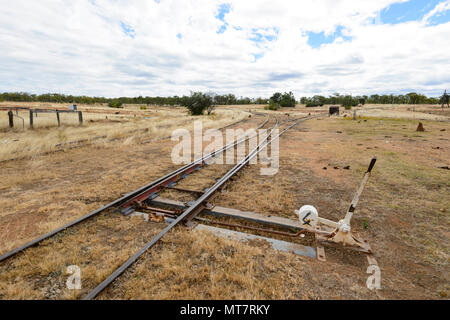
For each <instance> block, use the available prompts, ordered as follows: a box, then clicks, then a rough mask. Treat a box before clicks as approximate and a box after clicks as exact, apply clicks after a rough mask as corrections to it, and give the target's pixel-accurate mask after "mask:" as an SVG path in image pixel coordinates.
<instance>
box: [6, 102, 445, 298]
mask: <svg viewBox="0 0 450 320" xmlns="http://www.w3.org/2000/svg"><path fill="white" fill-rule="evenodd" d="M222 108H223V109H225V110H229V109H233V108H237V109H239V110H240V111H248V110H249V109H252V110H257V111H260V112H261V111H262V110H263V108H262V106H256V107H255V106H239V107H230V106H227V107H222ZM430 110H431V109H430ZM392 111H393V112H394V111H395V112H398V111H399V110H392ZM425 111H427V109H425ZM305 112H308V113H309V112H311V113H317V112H318V111H317V110H312V111H311V110H308V109H306V108H304V107H301V106H298V107H296V108H295V109H290V110H289V111H286V110H283V111H282V112H277V114H278V115H279V117H282V116H283V115H284V114H285V113H290V114H291V117H292V116H295V115H296V114H298V115H301V114H304V113H305ZM384 112H385V113H389V110H384ZM402 112H410V113H413V112H414V113H416V111H412V110H410V111H408V110H407V109H405V110H404V111H403V110H402ZM270 113H271V114H273V113H274V112H270ZM424 113H426V112H424ZM351 118H352V117H350V116H347V117H345V118H344V117H338V118H336V117H333V118H329V117H327V116H324V117H322V118H320V119H313V120H309V121H307V122H305V123H303V124H301V125H299V126H297V127H295V128H293V129H292V130H290V131H288V132H287V133H286V135H285V136H283V137H282V138H281V140H280V169H279V171H278V173H277V174H276V175H274V176H261V175H260V171H259V169H260V166H259V165H252V166H249V167H248V168H246V169H244V171H243V172H242V173H240V174H239V176H238V178H237V179H236V181H235V182H234V183H232V184H230V185H229V186H228V187H227V189H226V190H225V191H224V192H222V193H221V194H220V195H219V196H218V197H217V198H215V199H214V203H215V204H216V205H220V206H224V207H231V208H236V209H241V210H249V211H253V212H258V213H261V214H266V215H279V216H284V217H289V218H291V219H297V218H296V216H295V214H294V210H296V209H299V208H300V207H301V206H303V205H305V204H311V205H314V206H315V207H316V208H317V209H318V211H319V214H320V216H322V217H324V218H328V219H332V220H339V219H341V218H342V217H343V216H344V215H345V212H346V210H347V208H348V206H349V204H350V202H351V199H352V197H353V194H354V192H355V191H356V189H357V187H358V184H359V182H360V180H361V178H362V175H363V173H364V171H365V170H366V169H367V166H368V164H369V162H370V159H371V158H372V157H373V156H376V157H377V158H378V162H377V164H376V166H375V169H374V171H373V174H372V177H371V179H370V180H369V183H368V186H367V188H366V190H365V191H364V193H363V195H362V197H361V199H360V203H359V205H358V207H357V210H356V213H355V216H354V219H353V221H352V226H353V228H354V229H355V230H357V231H358V232H359V233H360V234H361V235H362V236H363V237H364V238H366V239H367V240H368V241H369V243H370V244H371V246H372V248H373V249H374V251H375V255H376V258H377V261H378V264H379V265H380V268H381V286H382V288H381V290H376V291H370V290H369V289H367V287H366V280H367V278H368V276H369V275H368V274H367V273H366V269H367V260H366V259H365V257H364V256H363V255H361V254H357V253H353V252H350V251H348V250H344V249H336V248H328V247H327V248H326V249H325V250H326V255H327V262H319V261H316V260H313V259H310V258H307V257H302V256H298V255H294V254H290V253H283V252H278V251H275V250H273V249H271V248H269V246H268V245H267V244H265V243H260V242H257V243H253V242H250V243H241V242H236V241H232V240H225V239H221V238H217V237H215V236H214V235H212V234H209V233H206V232H199V231H191V230H188V229H183V228H178V229H176V230H174V231H172V232H170V233H169V234H168V235H167V236H166V237H164V238H163V241H162V242H160V243H159V244H158V245H157V246H156V247H154V248H153V249H152V250H151V251H149V252H148V253H146V254H145V255H144V256H142V257H141V258H140V259H139V260H138V262H137V263H136V264H135V265H133V267H132V268H130V269H129V270H127V271H126V272H125V273H124V274H123V275H122V276H121V277H120V278H119V279H118V280H117V281H115V282H114V283H113V284H112V285H111V286H110V287H109V288H108V289H107V290H105V291H104V292H103V293H102V294H101V295H100V296H99V298H100V299H448V294H449V289H450V285H449V278H448V274H449V265H448V263H449V244H450V243H449V239H450V237H449V233H448V230H449V228H448V227H449V210H450V200H449V199H450V198H449V197H448V195H449V191H450V171H449V170H447V169H443V167H449V166H450V162H449V159H450V136H449V134H448V132H449V131H450V125H449V122H447V121H435V119H431V120H420V121H421V122H422V123H423V124H424V127H425V132H416V128H417V125H418V122H419V120H415V119H414V118H413V117H412V118H409V117H406V118H405V119H398V118H396V117H387V116H383V117H381V118H380V116H379V115H378V116H377V117H369V116H362V117H361V118H360V117H358V119H357V120H356V121H355V120H351ZM263 120H264V117H262V116H261V117H256V116H254V117H252V118H250V119H248V120H247V121H246V122H244V123H243V124H241V125H239V126H241V127H243V128H249V127H256V125H257V124H258V123H261V121H263ZM380 120H382V122H380ZM443 130H445V131H443ZM124 141H126V139H125V140H120V141H114V142H110V143H102V144H96V145H86V146H83V147H80V148H75V149H68V150H65V151H64V152H58V153H51V154H47V155H40V156H35V157H33V158H32V159H23V160H17V161H9V162H4V163H2V164H1V165H0V166H1V167H0V181H1V184H0V191H1V194H0V208H1V209H0V254H1V253H5V252H7V251H9V250H11V249H13V248H15V247H17V246H19V245H21V244H23V243H25V242H27V241H29V240H31V239H34V238H36V237H37V236H39V235H42V234H44V233H45V232H48V231H50V230H53V229H55V228H56V227H58V226H61V225H63V224H64V223H67V222H69V221H71V220H73V219H75V218H77V217H80V216H82V215H84V214H86V213H88V212H89V211H92V210H94V209H97V208H99V207H101V206H102V205H104V204H106V203H108V202H110V201H113V200H115V199H116V198H118V197H120V196H121V195H123V194H125V193H128V192H130V191H132V190H135V189H137V188H138V187H140V186H142V185H145V184H147V183H148V182H150V181H152V180H155V179H156V178H158V177H160V176H162V175H163V174H166V173H168V172H170V171H172V170H174V169H176V168H177V167H178V166H176V165H173V164H172V162H171V159H170V153H171V150H172V147H173V145H174V142H172V141H170V140H161V141H153V142H151V143H146V144H141V143H136V142H135V141H128V142H126V143H125V142H124ZM347 166H350V168H348V169H344V167H347ZM227 168H229V166H228V167H227V166H219V165H213V166H209V167H207V168H206V169H203V170H201V171H199V172H197V173H195V175H193V176H192V177H191V178H190V179H186V181H183V183H184V185H182V184H180V186H183V187H186V188H194V187H198V188H201V187H203V186H207V185H208V184H213V183H214V181H215V178H218V177H220V175H221V174H223V173H224V172H226V170H227ZM198 188H195V189H198ZM170 195H172V198H176V195H175V194H173V193H171V192H168V193H166V194H165V195H164V196H165V197H169V196H170ZM162 227H163V226H162V225H160V224H157V223H151V222H150V223H146V222H144V221H143V220H142V219H139V218H131V219H130V218H127V217H123V216H121V215H120V214H118V213H116V212H109V213H104V214H102V215H100V216H98V217H97V218H95V219H93V220H90V221H89V222H86V223H83V224H80V225H79V226H77V227H75V228H73V229H69V230H67V231H66V232H65V233H63V234H61V235H58V236H56V237H54V238H52V239H49V240H47V241H46V242H45V243H43V244H42V245H40V246H39V247H37V248H32V249H29V250H27V251H26V252H25V253H24V254H20V255H18V256H17V257H14V258H12V259H10V260H8V261H6V262H5V263H2V264H0V299H17V298H18V299H76V298H80V297H83V296H84V295H85V294H86V293H88V292H89V290H91V289H93V288H94V287H95V285H97V284H98V283H100V282H101V281H102V280H104V279H105V278H106V277H107V276H108V275H109V274H110V273H111V272H112V270H114V269H115V267H117V266H119V265H120V264H121V263H123V262H124V261H125V260H127V259H128V258H129V256H130V255H132V254H133V253H134V252H136V251H137V250H138V248H140V247H142V245H143V244H144V243H145V242H146V241H148V240H149V239H150V238H151V237H152V235H153V234H155V233H156V232H157V231H158V230H161V228H162ZM309 240H310V239H308V237H307V238H305V239H304V241H305V243H304V244H306V245H310V243H307V242H308V241H309ZM298 242H299V243H302V242H301V240H298ZM70 265H79V266H80V267H81V271H82V279H83V289H82V290H81V291H70V290H67V289H66V288H65V285H64V284H65V280H66V279H67V277H68V275H67V274H66V268H67V266H70Z"/></svg>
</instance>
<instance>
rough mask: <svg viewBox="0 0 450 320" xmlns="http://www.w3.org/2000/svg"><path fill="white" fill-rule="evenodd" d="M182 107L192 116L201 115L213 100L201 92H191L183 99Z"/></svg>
mask: <svg viewBox="0 0 450 320" xmlns="http://www.w3.org/2000/svg"><path fill="white" fill-rule="evenodd" d="M182 105H183V106H184V107H186V108H188V110H189V112H190V113H191V114H192V115H194V116H199V115H202V114H203V112H204V111H205V110H207V109H208V108H211V106H212V105H213V98H212V97H211V96H210V95H207V94H205V93H202V92H191V95H190V96H189V97H185V98H184V99H183V102H182Z"/></svg>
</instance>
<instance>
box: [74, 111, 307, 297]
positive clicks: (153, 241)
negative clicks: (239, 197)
mask: <svg viewBox="0 0 450 320" xmlns="http://www.w3.org/2000/svg"><path fill="white" fill-rule="evenodd" d="M309 118H312V117H305V118H302V119H299V120H298V121H296V122H295V123H294V124H292V125H290V126H288V127H287V128H286V129H284V130H283V131H281V132H280V133H278V134H277V135H276V137H272V139H270V140H267V139H268V138H269V137H271V135H272V133H273V132H274V130H275V128H276V127H278V125H279V121H278V118H276V120H277V123H276V125H275V126H274V127H273V128H272V130H271V131H270V133H269V134H267V137H266V139H265V140H264V141H262V142H260V143H259V144H258V146H257V147H256V148H254V149H253V150H252V151H251V152H249V153H248V155H247V156H246V157H245V158H244V159H242V160H241V161H240V162H239V163H238V164H237V165H236V166H234V167H233V168H232V169H231V170H230V171H229V172H228V173H226V174H225V175H224V176H223V177H222V178H221V179H220V180H218V181H217V182H216V183H215V184H214V186H213V187H211V188H210V189H209V190H208V191H207V192H205V194H203V196H201V197H200V198H199V199H198V200H196V201H195V202H194V203H193V204H192V205H191V206H190V207H189V208H188V209H186V210H185V211H184V212H183V213H182V214H181V215H180V216H179V217H178V218H177V219H176V220H175V221H173V222H172V223H171V224H170V225H169V226H167V227H166V228H164V230H163V231H161V232H160V233H159V234H158V235H156V236H155V237H153V238H152V239H151V240H150V242H148V243H147V244H146V245H145V246H144V247H143V248H141V249H140V250H139V251H138V252H137V253H136V254H134V255H133V256H132V257H130V258H129V259H128V260H127V261H126V262H125V263H124V264H122V265H121V266H120V267H119V268H118V269H116V270H115V271H114V272H113V273H112V274H111V275H110V276H109V277H108V278H106V279H105V280H104V281H103V282H102V283H100V284H99V285H98V286H97V287H96V288H95V289H94V290H92V291H91V292H90V293H89V294H88V295H87V296H85V297H84V298H83V300H92V299H94V298H95V297H96V296H97V295H98V294H99V293H100V292H102V291H103V290H104V289H105V288H106V287H108V286H109V285H110V284H111V283H112V282H113V281H114V280H115V279H116V278H117V277H119V276H120V275H121V274H122V273H123V272H124V271H125V270H127V269H128V268H129V267H130V266H131V265H132V264H133V263H134V262H136V260H137V259H139V257H140V256H142V255H143V254H144V253H145V252H146V251H147V250H148V249H150V248H151V247H153V246H154V245H155V244H156V243H157V242H158V241H159V240H160V239H161V238H162V237H163V236H164V235H166V234H167V233H168V232H169V231H170V230H172V229H173V228H174V227H175V226H177V225H178V224H180V223H181V222H182V221H184V220H185V219H186V218H188V217H189V216H190V215H191V214H193V213H194V217H195V215H196V214H198V212H196V211H197V210H198V209H199V208H201V206H202V205H203V204H204V202H205V201H207V200H208V199H209V198H210V197H211V196H212V195H213V194H214V193H215V192H216V191H217V190H219V189H220V188H221V187H222V186H223V185H224V184H225V183H226V182H227V181H228V180H229V179H230V178H231V177H233V176H234V175H235V174H236V173H237V172H239V171H240V170H241V169H242V168H243V167H244V166H245V165H247V164H248V163H249V162H250V160H251V159H253V158H254V157H255V156H257V155H258V154H259V153H260V152H261V151H262V150H264V149H265V148H266V147H267V146H268V145H269V144H270V143H272V142H273V141H274V140H275V139H278V138H279V137H280V136H281V135H282V134H284V133H285V132H286V131H287V130H289V129H291V128H292V127H294V126H295V125H298V124H299V123H301V122H303V121H305V120H307V119H309Z"/></svg>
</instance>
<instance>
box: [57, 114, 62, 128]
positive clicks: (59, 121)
mask: <svg viewBox="0 0 450 320" xmlns="http://www.w3.org/2000/svg"><path fill="white" fill-rule="evenodd" d="M56 119H57V120H58V127H61V119H59V111H58V110H56Z"/></svg>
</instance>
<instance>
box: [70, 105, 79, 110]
mask: <svg viewBox="0 0 450 320" xmlns="http://www.w3.org/2000/svg"><path fill="white" fill-rule="evenodd" d="M69 111H77V105H76V104H71V105H69Z"/></svg>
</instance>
